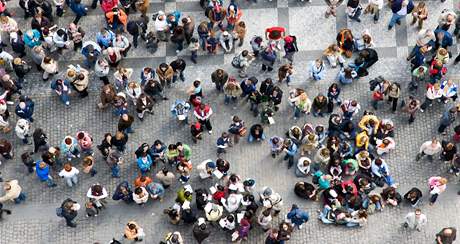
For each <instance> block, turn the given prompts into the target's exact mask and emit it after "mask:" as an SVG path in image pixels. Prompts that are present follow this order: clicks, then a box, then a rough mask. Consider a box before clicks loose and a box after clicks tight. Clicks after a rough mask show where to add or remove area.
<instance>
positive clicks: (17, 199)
mask: <svg viewBox="0 0 460 244" xmlns="http://www.w3.org/2000/svg"><path fill="white" fill-rule="evenodd" d="M3 190H4V191H5V195H3V196H2V197H0V203H5V202H6V201H13V202H14V203H16V204H18V203H21V202H23V201H25V200H26V194H24V192H22V188H21V186H20V185H19V183H18V180H9V181H6V182H5V185H4V186H3Z"/></svg>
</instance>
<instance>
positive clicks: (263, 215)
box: [257, 208, 272, 231]
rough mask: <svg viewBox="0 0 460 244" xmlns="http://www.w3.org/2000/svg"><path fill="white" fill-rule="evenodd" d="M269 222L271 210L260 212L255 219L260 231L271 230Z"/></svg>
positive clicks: (270, 220)
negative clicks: (260, 228)
mask: <svg viewBox="0 0 460 244" xmlns="http://www.w3.org/2000/svg"><path fill="white" fill-rule="evenodd" d="M271 222H272V215H271V209H269V208H268V209H265V210H264V211H262V212H260V214H259V216H258V217H257V224H259V225H260V226H261V227H262V230H264V231H268V230H269V229H270V228H271V224H270V223H271Z"/></svg>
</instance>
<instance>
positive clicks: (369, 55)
mask: <svg viewBox="0 0 460 244" xmlns="http://www.w3.org/2000/svg"><path fill="white" fill-rule="evenodd" d="M378 60H379V57H378V54H377V52H376V51H375V50H374V49H371V48H365V49H363V50H361V51H360V52H359V56H358V58H356V60H355V66H356V67H355V70H356V73H358V76H359V77H364V76H367V75H368V74H369V73H368V72H367V69H368V68H370V67H371V66H372V65H374V64H375V63H376V62H377V61H378Z"/></svg>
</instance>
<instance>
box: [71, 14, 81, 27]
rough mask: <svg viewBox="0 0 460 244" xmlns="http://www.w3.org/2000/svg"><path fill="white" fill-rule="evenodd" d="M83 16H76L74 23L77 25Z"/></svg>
mask: <svg viewBox="0 0 460 244" xmlns="http://www.w3.org/2000/svg"><path fill="white" fill-rule="evenodd" d="M81 17H82V16H81V15H77V16H75V19H74V20H73V23H74V24H75V25H77V24H78V21H80V19H81Z"/></svg>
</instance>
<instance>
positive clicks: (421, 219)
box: [403, 208, 427, 232]
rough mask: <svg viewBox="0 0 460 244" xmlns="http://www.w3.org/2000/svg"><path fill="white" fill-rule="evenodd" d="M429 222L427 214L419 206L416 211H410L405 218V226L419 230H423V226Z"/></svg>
mask: <svg viewBox="0 0 460 244" xmlns="http://www.w3.org/2000/svg"><path fill="white" fill-rule="evenodd" d="M426 223H427V218H426V215H425V214H423V213H422V210H420V209H419V208H417V209H415V212H410V213H408V214H407V215H406V217H405V218H404V224H403V227H404V228H410V229H413V230H417V231H419V232H420V231H422V227H423V226H425V225H426Z"/></svg>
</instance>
